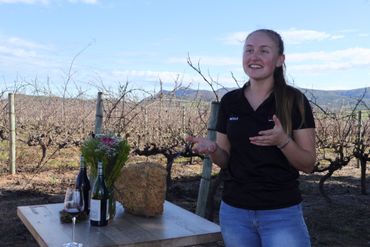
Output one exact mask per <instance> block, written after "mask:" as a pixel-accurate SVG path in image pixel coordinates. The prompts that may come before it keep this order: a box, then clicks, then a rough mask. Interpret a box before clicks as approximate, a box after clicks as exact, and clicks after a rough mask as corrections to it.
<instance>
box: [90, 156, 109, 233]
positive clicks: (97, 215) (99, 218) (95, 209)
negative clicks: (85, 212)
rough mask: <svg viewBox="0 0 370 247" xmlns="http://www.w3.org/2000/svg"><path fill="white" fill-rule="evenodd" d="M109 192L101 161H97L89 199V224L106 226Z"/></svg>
mask: <svg viewBox="0 0 370 247" xmlns="http://www.w3.org/2000/svg"><path fill="white" fill-rule="evenodd" d="M108 198H109V194H108V190H107V187H106V186H105V182H104V174H103V163H102V162H101V161H99V162H98V177H97V178H96V180H95V183H94V186H93V189H92V192H91V200H90V203H91V205H90V224H91V225H92V226H106V225H107V224H108V220H109V212H108V210H109V204H108V203H109V199H108Z"/></svg>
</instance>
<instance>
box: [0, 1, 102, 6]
mask: <svg viewBox="0 0 370 247" xmlns="http://www.w3.org/2000/svg"><path fill="white" fill-rule="evenodd" d="M64 1H67V2H70V3H84V4H97V3H98V2H99V1H98V0H64ZM53 2H54V3H55V2H56V1H55V0H0V4H7V3H8V4H16V3H23V4H44V5H46V4H51V3H53ZM59 2H60V1H59Z"/></svg>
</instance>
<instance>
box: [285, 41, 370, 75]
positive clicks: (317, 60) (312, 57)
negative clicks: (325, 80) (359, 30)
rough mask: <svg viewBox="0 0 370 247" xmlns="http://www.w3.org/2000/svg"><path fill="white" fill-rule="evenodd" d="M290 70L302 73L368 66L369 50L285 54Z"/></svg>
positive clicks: (369, 63) (356, 49)
mask: <svg viewBox="0 0 370 247" xmlns="http://www.w3.org/2000/svg"><path fill="white" fill-rule="evenodd" d="M287 63H292V65H290V69H294V70H298V71H304V72H318V71H328V70H331V71H333V70H343V69H355V68H363V67H366V66H370V49H369V48H359V47H355V48H348V49H344V50H337V51H331V52H327V51H319V52H307V53H293V54H287Z"/></svg>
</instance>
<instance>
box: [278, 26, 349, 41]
mask: <svg viewBox="0 0 370 247" xmlns="http://www.w3.org/2000/svg"><path fill="white" fill-rule="evenodd" d="M280 34H281V36H282V38H283V40H284V42H286V43H290V44H301V43H304V42H310V41H322V40H333V39H340V38H343V35H334V34H329V33H326V32H320V31H315V30H306V29H301V30H299V29H289V30H286V31H280Z"/></svg>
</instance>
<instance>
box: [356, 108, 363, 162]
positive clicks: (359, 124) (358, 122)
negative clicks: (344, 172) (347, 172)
mask: <svg viewBox="0 0 370 247" xmlns="http://www.w3.org/2000/svg"><path fill="white" fill-rule="evenodd" d="M361 118H362V112H361V111H358V116H357V143H358V145H360V143H361V128H362V119H361ZM356 168H360V160H359V159H357V164H356Z"/></svg>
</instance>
